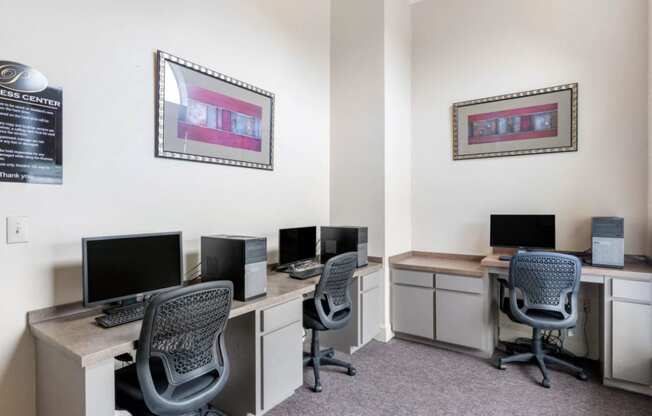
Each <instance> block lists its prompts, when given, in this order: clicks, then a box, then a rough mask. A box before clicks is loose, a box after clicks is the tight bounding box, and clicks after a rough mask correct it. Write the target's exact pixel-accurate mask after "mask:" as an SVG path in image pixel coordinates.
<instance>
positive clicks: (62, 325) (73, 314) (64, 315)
mask: <svg viewBox="0 0 652 416" xmlns="http://www.w3.org/2000/svg"><path fill="white" fill-rule="evenodd" d="M381 268H382V265H381V264H379V263H369V265H368V266H365V267H362V268H360V269H358V270H356V272H355V276H358V277H360V276H366V275H368V274H371V273H374V272H376V271H378V270H380V269H381ZM318 281H319V276H317V277H313V278H310V279H306V280H296V279H291V278H289V277H288V275H287V274H285V273H277V272H270V273H269V274H268V275H267V295H266V296H264V297H260V298H256V299H252V300H250V301H248V302H240V301H233V304H232V306H231V314H230V316H229V318H234V317H237V316H240V315H243V314H245V313H248V312H252V311H255V310H260V309H264V308H267V307H270V306H274V305H278V304H281V303H284V302H287V301H289V300H292V299H295V298H297V297H298V296H302V295H307V294H309V293H311V292H314V290H315V286H316V285H317V282H318ZM101 313H102V311H101V309H99V308H94V309H84V308H83V307H82V305H81V303H74V304H68V305H62V306H55V307H51V308H46V309H41V310H38V311H33V312H29V313H28V321H29V326H30V330H31V332H32V335H33V336H34V337H35V338H37V339H39V340H40V341H43V342H47V343H49V344H51V345H53V346H55V347H56V348H58V349H60V350H61V351H63V352H64V353H66V354H67V355H68V356H69V357H71V358H72V359H74V360H77V361H79V363H80V365H81V366H83V367H88V366H92V365H93V364H95V363H98V362H100V361H102V360H106V359H107V358H112V357H115V356H117V355H120V354H123V353H125V352H130V351H132V350H133V349H134V342H135V341H136V340H137V339H138V338H139V336H140V327H141V321H136V322H131V323H129V324H125V325H120V326H117V327H114V328H111V329H104V328H101V327H99V326H98V325H97V324H96V323H95V317H96V316H98V315H100V314H101Z"/></svg>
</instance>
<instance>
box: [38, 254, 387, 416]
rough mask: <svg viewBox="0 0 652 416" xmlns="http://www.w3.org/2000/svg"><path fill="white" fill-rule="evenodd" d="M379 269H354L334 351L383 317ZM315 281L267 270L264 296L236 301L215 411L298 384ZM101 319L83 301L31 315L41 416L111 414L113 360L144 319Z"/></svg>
mask: <svg viewBox="0 0 652 416" xmlns="http://www.w3.org/2000/svg"><path fill="white" fill-rule="evenodd" d="M381 268H382V266H381V264H379V263H370V264H369V265H368V266H366V267H363V268H360V269H358V270H357V271H356V273H355V278H354V279H353V296H352V298H353V301H354V319H352V320H351V323H350V324H349V326H348V327H347V328H344V332H342V333H341V334H340V335H339V336H337V342H338V347H339V348H341V349H344V350H347V349H348V350H350V351H353V350H355V349H357V348H359V347H360V346H361V345H362V344H364V343H365V342H367V341H368V340H369V339H371V337H372V336H375V335H376V334H377V332H378V330H379V327H380V322H379V318H380V315H381V314H380V311H376V310H374V308H373V305H380V299H379V298H378V299H375V298H376V297H379V296H380V295H379V292H380V291H379V288H378V287H377V285H378V284H379V282H380V280H381V279H380V275H381V271H380V270H381ZM318 281H319V277H314V278H311V279H308V280H294V279H290V278H289V277H288V275H287V274H284V273H275V272H270V273H269V274H268V278H267V295H266V296H264V297H261V298H258V299H254V300H251V301H249V302H238V301H234V302H233V305H232V309H231V314H230V316H229V322H228V324H227V329H226V342H227V351H228V354H229V360H230V362H231V375H230V378H229V382H228V384H227V386H226V388H225V389H224V390H223V391H222V392H221V393H220V395H219V396H218V398H217V399H216V401H215V403H214V404H215V405H216V406H217V407H218V408H220V409H222V410H224V411H225V412H227V413H228V414H232V415H246V414H254V415H260V414H263V413H265V412H266V411H267V410H269V409H271V408H272V407H274V406H275V405H277V404H278V403H280V402H281V401H283V400H285V399H286V398H287V397H289V396H290V395H292V393H293V392H294V390H296V389H297V388H298V387H299V386H301V385H302V384H303V368H302V365H303V357H302V352H303V342H302V302H303V299H304V298H306V297H310V296H311V294H312V293H314V290H315V286H316V284H317V282H318ZM369 305H371V306H369ZM99 314H101V310H100V309H98V308H95V309H84V308H83V307H82V305H81V303H76V304H69V305H62V306H55V307H52V308H47V309H42V310H37V311H33V312H29V313H28V323H29V327H30V330H31V333H32V335H33V336H34V338H35V342H36V406H37V414H38V415H39V416H113V415H114V408H115V396H114V377H115V375H114V370H115V365H116V364H115V360H114V357H116V356H118V355H120V354H123V353H129V352H132V351H133V350H134V347H135V341H136V340H137V339H138V338H139V335H140V327H141V322H140V321H138V322H132V323H129V324H126V325H121V326H118V327H115V328H111V329H103V328H100V327H99V326H97V325H96V324H95V321H94V318H95V317H96V316H98V315H99ZM372 334H373V335H372Z"/></svg>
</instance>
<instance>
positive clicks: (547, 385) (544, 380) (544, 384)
mask: <svg viewBox="0 0 652 416" xmlns="http://www.w3.org/2000/svg"><path fill="white" fill-rule="evenodd" d="M541 385H542V386H543V387H545V388H547V389H549V388H550V380H549V379H547V378H544V379H543V380H541Z"/></svg>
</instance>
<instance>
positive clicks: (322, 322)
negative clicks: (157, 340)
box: [303, 253, 358, 392]
mask: <svg viewBox="0 0 652 416" xmlns="http://www.w3.org/2000/svg"><path fill="white" fill-rule="evenodd" d="M357 262H358V256H357V254H356V253H345V254H340V255H339V256H336V257H333V258H331V259H329V260H328V261H327V262H326V265H325V266H324V271H323V273H322V275H321V278H320V279H319V283H318V284H317V288H316V289H315V297H314V298H313V299H308V300H305V301H304V302H303V326H304V328H306V329H311V330H312V342H311V344H310V354H304V358H303V365H304V366H312V367H313V369H314V372H315V386H314V387H313V391H315V392H320V391H321V390H322V389H321V383H320V381H319V367H320V366H322V365H334V366H338V367H343V368H346V369H347V373H348V374H349V375H350V376H354V375H355V368H353V366H351V364H349V363H345V362H344V361H340V360H338V359H335V358H333V357H334V356H335V351H334V350H333V349H332V348H328V349H326V350H323V351H322V350H320V349H319V332H320V331H328V330H332V329H340V328H343V327H344V326H346V324H347V323H348V322H349V321H350V320H351V312H352V307H353V304H352V302H351V279H352V278H353V273H354V272H355V268H356V265H357Z"/></svg>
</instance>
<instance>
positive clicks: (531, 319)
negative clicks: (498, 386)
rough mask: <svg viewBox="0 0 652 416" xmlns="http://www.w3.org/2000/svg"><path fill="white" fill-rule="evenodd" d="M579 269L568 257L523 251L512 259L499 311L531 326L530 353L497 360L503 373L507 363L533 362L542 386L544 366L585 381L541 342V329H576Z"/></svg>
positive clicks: (545, 380)
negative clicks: (559, 368)
mask: <svg viewBox="0 0 652 416" xmlns="http://www.w3.org/2000/svg"><path fill="white" fill-rule="evenodd" d="M581 270H582V264H581V263H580V260H579V259H578V258H577V257H575V256H571V255H567V254H560V253H549V252H526V253H518V254H516V255H515V256H514V257H512V260H511V262H510V267H509V280H508V281H507V282H505V281H504V280H499V283H500V300H501V301H500V309H501V310H502V311H503V312H504V313H505V314H507V316H509V318H510V319H511V320H512V321H514V322H518V323H521V324H525V325H528V326H530V327H532V351H531V352H526V353H520V354H515V355H511V356H509V357H503V358H499V359H498V360H497V362H496V366H497V367H498V368H499V369H501V370H504V369H505V368H506V367H505V364H509V363H530V362H535V363H536V364H537V365H538V367H539V369H540V370H541V374H542V375H543V380H542V381H541V385H542V386H544V387H547V388H549V387H550V377H549V375H548V368H547V367H546V364H552V365H556V366H560V367H563V368H565V369H567V370H570V371H572V372H573V373H574V374H575V376H576V377H577V378H578V379H580V380H586V379H587V376H586V373H585V372H584V370H583V369H582V368H580V367H577V366H575V365H573V364H571V363H568V362H566V361H564V360H561V359H559V358H557V357H553V356H552V355H549V354H547V353H546V352H545V350H544V348H543V341H542V334H543V331H544V330H562V329H568V328H573V327H575V324H576V322H577V297H578V292H579V285H580V275H581ZM506 290H508V291H509V294H508V295H507V296H506V294H505V291H506ZM519 295H521V296H522V298H520V297H519Z"/></svg>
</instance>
